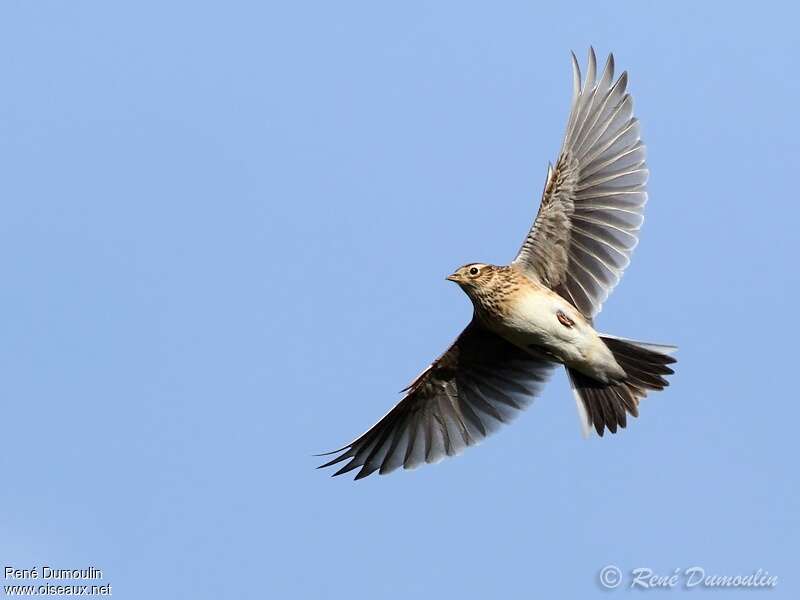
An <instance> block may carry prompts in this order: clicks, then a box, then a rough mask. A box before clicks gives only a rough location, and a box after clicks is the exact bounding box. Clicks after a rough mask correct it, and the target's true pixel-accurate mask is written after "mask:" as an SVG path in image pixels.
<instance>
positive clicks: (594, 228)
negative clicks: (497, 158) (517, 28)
mask: <svg viewBox="0 0 800 600" xmlns="http://www.w3.org/2000/svg"><path fill="white" fill-rule="evenodd" d="M572 69H573V94H572V108H571V110H570V115H569V120H568V121H567V131H566V134H565V136H564V143H563V145H562V148H561V154H560V155H559V157H558V161H557V162H556V166H555V168H553V167H552V165H551V166H550V167H549V168H548V172H547V181H546V182H545V189H544V193H543V194H542V202H541V205H540V206H539V212H538V214H537V215H536V220H535V221H534V223H533V226H532V227H531V230H530V232H529V233H528V236H527V237H526V239H525V241H524V243H523V244H522V248H520V251H519V254H518V255H517V257H516V258H515V259H514V264H515V265H516V266H517V267H519V268H521V269H522V270H523V271H524V272H525V273H526V274H527V275H528V276H529V277H532V278H534V279H536V280H538V281H540V282H542V283H543V284H544V285H547V286H549V287H550V288H551V289H553V290H555V291H556V292H558V293H559V294H561V296H563V297H564V298H566V299H567V300H569V301H570V302H572V304H573V305H574V306H575V307H576V308H577V309H578V310H580V311H581V312H582V313H583V314H584V315H585V316H586V317H588V318H592V317H593V316H594V315H596V314H597V313H598V312H600V308H601V307H602V304H603V302H604V301H605V299H606V298H607V297H608V295H609V293H610V292H611V290H612V289H613V288H614V286H615V285H616V284H617V282H618V281H619V279H620V277H621V276H622V272H623V271H624V269H625V267H627V266H628V263H629V262H630V256H631V253H632V252H633V249H634V247H635V246H636V244H637V242H638V232H639V227H640V226H641V224H642V220H643V216H642V214H643V212H644V205H645V202H646V201H647V192H646V188H645V184H646V183H647V176H648V171H647V165H646V164H645V146H644V144H643V143H642V141H641V139H640V137H639V122H638V120H637V119H636V118H634V117H633V100H632V98H631V96H630V94H628V93H626V91H625V88H626V85H627V83H628V75H627V73H623V74H622V75H620V77H619V79H617V80H616V81H614V57H613V55H610V56H609V57H608V61H607V62H606V66H605V69H604V70H603V73H602V74H601V75H600V78H599V79H596V75H597V61H596V59H595V54H594V50H592V49H590V51H589V66H588V72H587V74H586V81H585V82H584V83H583V86H581V73H580V68H579V67H578V61H577V60H576V58H575V55H574V54H573V55H572Z"/></svg>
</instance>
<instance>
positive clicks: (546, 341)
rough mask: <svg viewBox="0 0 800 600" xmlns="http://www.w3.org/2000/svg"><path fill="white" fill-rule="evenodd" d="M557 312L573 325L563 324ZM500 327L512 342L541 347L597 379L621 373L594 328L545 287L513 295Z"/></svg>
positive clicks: (612, 377)
mask: <svg viewBox="0 0 800 600" xmlns="http://www.w3.org/2000/svg"><path fill="white" fill-rule="evenodd" d="M559 312H561V313H563V314H564V315H565V316H566V317H567V318H568V319H569V320H570V321H572V323H573V325H572V326H569V327H568V326H566V325H564V324H563V323H562V322H561V321H560V320H559V318H558V313H559ZM502 328H503V330H504V331H502V334H503V335H504V336H506V337H507V338H508V339H509V340H511V341H513V342H514V343H515V344H517V345H519V346H524V347H540V348H543V349H545V350H546V351H547V352H549V353H550V354H552V355H554V356H555V357H557V358H558V359H559V360H561V361H562V362H563V363H564V364H566V365H567V366H569V367H572V368H574V369H576V370H578V371H581V372H582V373H585V374H587V375H589V376H590V377H594V378H595V379H599V380H600V381H604V382H607V381H608V380H609V379H618V378H621V377H623V376H624V374H625V373H624V371H623V370H622V368H621V367H620V366H619V365H618V364H617V361H616V360H614V356H613V355H612V354H611V351H610V350H609V349H608V347H607V346H606V345H605V343H604V342H603V340H601V339H600V336H598V335H597V332H596V331H595V330H594V328H593V327H592V326H591V325H589V323H587V322H586V320H585V319H584V318H583V316H582V315H581V314H580V313H578V311H577V310H576V309H575V308H574V307H573V306H572V305H571V304H570V303H569V302H567V301H566V300H565V299H564V298H562V297H561V296H559V295H558V294H556V293H555V292H552V291H551V290H549V289H546V288H542V287H537V288H531V289H530V290H526V291H525V292H523V293H522V294H520V295H519V296H517V298H516V299H515V301H514V302H513V303H512V305H511V311H510V314H508V315H507V316H506V318H505V319H504V322H503V325H502Z"/></svg>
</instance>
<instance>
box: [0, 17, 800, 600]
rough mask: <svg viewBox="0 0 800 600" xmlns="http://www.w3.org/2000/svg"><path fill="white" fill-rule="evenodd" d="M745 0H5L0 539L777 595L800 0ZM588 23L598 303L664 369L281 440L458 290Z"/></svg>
mask: <svg viewBox="0 0 800 600" xmlns="http://www.w3.org/2000/svg"><path fill="white" fill-rule="evenodd" d="M751 4H752V9H748V10H745V9H742V8H738V7H736V6H735V5H734V4H733V3H728V2H726V3H721V2H720V3H695V2H693V3H684V4H679V3H666V2H664V3H652V4H651V3H642V2H637V3H630V4H626V3H622V2H618V3H615V4H613V5H610V4H608V3H600V4H598V3H591V5H583V6H578V5H576V4H575V3H534V2H525V3H522V2H510V3H501V4H496V3H471V2H436V3H434V2H428V3H418V2H403V3H385V2H382V3H375V2H336V3H334V2H318V3H306V2H297V3H291V2H282V3H279V2H267V3H264V2H252V3H241V2H230V3H215V4H211V3H206V2H171V3H163V2H127V3H121V2H81V1H71V2H51V1H37V2H22V1H13V2H12V1H9V2H4V3H3V5H2V7H1V8H0V81H1V82H2V83H1V84H0V164H2V169H1V173H2V175H1V176H0V197H1V198H2V202H0V257H2V258H1V259H0V264H2V270H1V271H0V272H1V273H2V286H0V290H1V291H0V310H2V314H3V319H2V321H3V326H2V335H0V369H1V370H2V378H0V380H1V381H2V384H0V389H1V390H2V411H1V413H2V436H0V465H1V466H2V473H3V486H2V487H1V488H0V515H1V516H0V519H2V526H1V527H0V560H2V562H3V565H4V566H5V565H13V566H16V567H18V568H30V567H32V566H42V565H49V566H55V567H59V568H78V567H85V566H88V565H95V566H97V567H100V568H102V569H103V570H104V573H105V579H104V581H105V582H107V583H111V584H112V586H113V592H114V597H116V598H133V599H140V598H193V599H204V598H303V599H313V598H381V599H395V598H462V599H472V598H537V597H541V598H579V597H580V598H588V597H592V596H593V595H595V594H602V595H604V596H605V597H615V596H626V595H628V594H630V593H631V592H625V591H621V590H617V591H615V592H604V591H603V590H602V588H601V587H600V585H599V583H598V578H597V574H598V571H599V570H600V569H601V568H602V567H603V566H604V565H606V564H609V563H613V564H616V565H618V566H619V567H620V568H621V569H622V570H623V571H624V572H625V573H627V572H629V571H630V570H631V569H633V568H636V567H650V568H652V569H653V570H654V571H656V572H658V573H662V574H672V572H673V571H674V569H676V568H686V567H689V566H692V565H699V566H702V567H704V568H705V569H706V571H707V572H708V573H709V574H711V573H715V574H731V575H735V574H745V575H746V574H750V573H752V572H754V571H755V570H757V569H759V568H761V569H765V570H767V571H769V573H770V574H775V575H778V577H779V582H778V586H777V587H776V588H775V589H774V590H772V591H771V592H763V591H761V592H753V593H755V594H756V595H757V596H760V595H762V594H768V595H769V597H770V598H779V597H780V598H797V597H798V593H799V592H800V584H798V579H797V568H796V567H797V554H798V535H799V534H800V517H799V515H800V510H799V509H798V499H797V495H798V484H800V479H799V477H798V467H797V455H798V451H797V446H796V435H797V426H798V420H800V408H799V404H798V387H797V385H796V383H795V382H796V377H797V372H798V361H797V352H796V351H797V339H798V320H797V307H796V298H797V295H798V292H800V283H799V281H798V280H799V279H800V277H799V276H798V266H797V259H798V256H800V247H798V246H799V244H798V234H797V227H798V217H800V209H798V206H800V204H798V197H797V189H798V185H797V177H798V160H799V159H800V149H799V148H800V147H799V146H798V137H800V126H799V124H800V123H799V118H798V98H800V85H799V84H798V63H799V61H800V44H799V43H798V39H797V30H796V24H797V20H798V18H800V14H798V12H797V10H796V9H795V8H792V7H791V5H790V3H788V2H787V3H784V4H771V3H766V2H760V3H756V4H753V3H751ZM589 44H594V46H595V48H596V49H597V51H598V54H599V55H602V56H603V57H604V56H605V54H607V52H609V51H613V52H614V53H615V55H616V58H617V64H618V67H619V68H620V70H622V69H627V70H629V72H630V76H631V83H630V89H631V91H632V92H633V94H634V98H635V102H636V112H637V115H638V116H639V118H640V119H641V121H642V127H643V135H644V139H645V141H646V142H647V143H648V147H649V163H650V167H651V172H652V176H651V180H650V181H651V183H650V203H649V205H648V207H647V211H646V220H645V224H644V228H643V232H642V238H641V239H642V241H641V243H640V245H639V247H638V249H637V251H636V253H635V255H634V260H633V262H632V264H631V266H630V268H629V270H628V271H627V273H626V275H625V277H624V279H623V280H622V283H621V284H620V286H619V287H618V288H617V290H616V292H615V293H614V294H613V296H612V297H611V298H610V300H609V301H608V302H607V303H606V304H605V306H604V310H603V312H602V314H601V315H600V317H599V319H598V327H599V329H601V330H603V331H608V332H611V333H614V334H617V335H623V336H626V337H632V338H638V339H645V340H651V341H658V342H666V343H674V344H677V345H678V346H679V347H680V351H679V354H678V358H679V363H678V365H677V373H676V375H675V376H674V377H673V378H672V386H671V387H670V388H668V390H667V391H666V392H663V393H658V394H654V395H652V396H650V397H649V398H648V399H647V400H645V401H644V403H643V405H642V407H641V417H640V418H639V419H637V420H635V421H633V422H632V423H631V424H630V425H629V428H628V429H627V430H626V431H624V432H623V433H621V434H618V435H616V436H606V437H605V438H604V439H599V438H594V439H591V440H588V441H584V440H582V439H581V437H580V434H579V426H578V419H577V416H576V411H575V406H574V402H573V399H572V396H571V394H570V391H569V388H568V385H567V382H566V378H565V377H564V376H563V374H562V373H559V374H558V375H557V376H555V377H554V378H553V379H552V380H551V383H550V384H549V385H548V387H547V388H546V390H545V392H544V394H543V395H542V396H541V397H540V398H538V399H537V401H536V402H535V403H534V405H533V407H531V409H530V410H528V411H527V412H526V413H525V414H523V415H522V416H521V417H520V418H519V419H518V420H517V421H516V422H515V423H514V424H513V426H510V427H507V428H504V429H503V430H502V431H501V432H499V433H498V434H497V435H495V436H494V437H492V438H490V439H489V440H487V441H486V442H485V443H484V444H483V445H482V446H480V447H479V448H473V449H469V450H467V452H466V453H465V454H464V455H462V456H460V457H459V458H456V459H450V460H448V461H445V462H443V463H441V464H439V465H436V466H426V467H424V468H421V469H419V470H417V471H414V472H398V473H395V474H393V475H391V476H389V477H377V476H375V477H371V478H369V479H367V480H364V481H361V482H358V483H353V482H352V481H350V480H349V479H347V478H344V477H341V478H336V479H330V478H329V477H328V475H329V472H322V471H317V470H315V469H314V467H315V466H316V465H317V464H318V460H317V459H315V458H313V457H312V456H311V455H312V453H314V452H320V451H324V450H330V449H332V448H335V447H338V446H340V445H342V444H343V443H345V442H347V441H348V440H350V439H351V438H352V437H353V436H355V435H356V434H358V433H360V432H362V431H363V430H364V429H366V428H367V427H368V426H370V425H371V424H372V423H373V422H374V421H375V420H376V419H377V418H378V417H380V416H381V415H382V414H384V413H385V412H386V411H387V410H388V408H389V407H390V406H391V405H392V404H393V403H394V402H396V401H397V400H399V398H400V395H399V394H398V391H399V390H400V389H401V388H403V387H404V386H405V385H406V384H407V383H408V382H409V381H410V380H411V379H412V378H413V377H414V376H415V375H416V374H417V373H418V372H419V371H420V370H421V369H422V368H424V367H425V366H426V365H427V364H428V362H429V361H430V360H431V359H432V358H434V357H435V356H436V355H438V354H439V353H440V352H441V351H442V350H444V349H445V348H446V347H447V346H448V345H449V343H450V342H451V340H452V339H453V338H454V337H455V336H456V335H457V334H458V332H459V331H460V330H461V328H462V326H463V325H464V324H465V323H466V322H467V321H468V320H469V318H470V314H471V307H470V304H469V301H468V300H467V298H466V297H465V296H464V295H463V294H462V292H461V291H460V290H459V289H458V288H457V287H456V286H455V285H453V284H451V283H448V282H446V281H445V280H444V277H445V275H447V274H448V273H450V272H451V270H452V269H453V268H454V267H457V266H459V265H461V264H463V263H465V262H470V261H483V262H495V263H501V264H502V263H505V262H507V261H508V260H510V259H511V258H512V257H513V256H514V254H515V252H516V250H517V249H518V246H519V244H520V242H521V240H522V238H523V235H524V234H525V232H526V231H527V229H528V226H529V225H530V222H531V220H532V218H533V216H534V214H535V211H536V208H537V205H538V201H539V195H540V192H541V189H542V185H543V182H544V177H545V172H546V167H547V162H548V161H549V160H553V159H554V158H555V157H556V153H557V151H558V149H559V145H560V142H561V137H562V134H563V127H564V124H565V121H566V116H567V110H568V106H569V99H570V94H571V72H570V63H569V51H570V50H571V49H574V50H575V51H576V52H577V53H578V54H579V56H580V58H581V62H582V63H585V54H586V50H587V48H588V46H589ZM5 583H8V582H7V581H6V582H5ZM651 593H654V594H657V593H656V592H651ZM681 593H682V592H680V591H678V590H673V591H672V592H670V594H677V595H680V594H681ZM683 593H686V592H683ZM709 593H711V592H709ZM730 594H736V595H742V596H744V595H748V592H746V591H739V592H728V593H726V592H722V593H721V594H717V596H715V597H723V596H724V597H727V596H728V595H730ZM701 595H702V592H701ZM748 597H751V596H750V595H748Z"/></svg>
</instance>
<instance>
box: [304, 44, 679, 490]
mask: <svg viewBox="0 0 800 600" xmlns="http://www.w3.org/2000/svg"><path fill="white" fill-rule="evenodd" d="M572 84H573V85H572V87H573V91H572V99H571V105H570V112H569V117H568V120H567V126H566V132H565V134H564V139H563V142H562V145H561V150H560V152H559V155H558V158H557V160H556V163H555V166H554V165H552V164H549V165H548V168H547V176H546V180H545V185H544V191H543V193H542V197H541V202H540V205H539V210H538V213H537V214H536V217H535V219H534V221H533V225H532V226H531V228H530V231H529V232H528V234H527V236H526V237H525V240H524V241H523V243H522V246H521V248H520V250H519V252H518V254H517V256H516V257H515V258H514V260H513V261H512V262H511V263H510V264H508V265H504V266H498V265H491V264H484V263H478V262H474V263H468V264H465V265H464V266H462V267H460V268H458V269H457V270H456V271H455V272H453V273H452V274H451V275H449V276H448V277H447V279H448V280H449V281H452V282H454V283H456V284H457V285H458V286H460V288H461V289H462V290H463V291H464V292H465V293H466V295H467V296H468V298H469V299H470V300H471V302H472V305H473V316H472V320H471V321H470V323H469V324H468V325H467V326H466V328H465V329H464V330H463V331H462V332H461V334H460V335H459V336H458V338H457V339H456V340H455V342H453V344H452V345H451V346H450V348H449V349H447V350H446V351H445V352H444V354H442V355H441V356H439V357H438V358H437V359H436V360H434V361H433V363H431V364H430V365H429V366H428V367H427V368H426V369H425V370H424V371H423V372H422V373H421V374H420V375H419V376H417V378H416V379H414V381H413V382H412V383H411V384H410V385H409V386H408V387H406V388H405V389H404V390H402V392H404V393H405V395H404V396H403V398H402V400H400V402H399V403H397V405H395V406H394V407H393V408H392V409H391V410H390V411H389V412H388V413H386V415H384V416H383V417H382V418H381V419H380V420H379V421H378V422H377V423H376V424H375V425H374V426H372V427H371V428H370V429H369V430H367V431H366V432H365V433H364V434H362V435H360V436H358V437H357V438H356V439H354V440H353V441H352V442H350V443H349V444H347V445H346V446H343V447H341V448H339V449H338V450H334V451H332V452H326V453H324V454H319V455H317V456H327V455H332V454H335V455H336V456H335V457H334V458H333V459H331V460H329V461H328V462H326V463H325V464H322V465H320V466H319V467H318V468H326V467H332V466H334V465H338V464H340V463H342V462H344V465H343V466H341V467H340V468H339V469H338V470H337V471H336V472H335V473H333V475H334V476H336V475H342V474H344V473H348V472H350V471H353V470H355V469H359V471H358V473H357V474H356V476H355V479H363V478H364V477H367V476H369V475H371V474H373V473H375V472H378V473H379V474H381V475H384V474H387V473H391V472H393V471H395V470H397V469H399V468H400V467H403V468H404V469H413V468H416V467H418V466H420V465H422V464H426V463H437V462H439V461H441V460H442V459H444V458H446V457H448V456H455V455H457V454H460V453H461V452H462V451H463V450H464V449H465V448H467V447H469V446H473V445H475V444H477V443H479V442H481V441H482V440H483V439H485V438H486V437H487V436H488V435H489V434H491V433H492V432H494V431H495V430H496V429H497V428H498V427H499V426H501V425H503V424H505V423H508V422H510V421H511V420H512V419H513V418H514V417H515V416H517V415H518V414H519V413H520V412H521V411H522V410H523V409H525V408H526V407H528V406H529V405H530V404H531V402H532V401H533V399H534V398H535V397H536V396H537V395H538V394H539V393H540V392H541V390H542V387H543V386H544V384H545V382H546V381H547V379H548V378H549V376H550V375H551V373H552V372H553V370H554V369H556V368H558V367H559V366H563V367H564V368H565V369H566V372H567V375H568V380H569V382H570V387H571V389H572V393H573V396H574V399H575V402H576V405H577V408H578V417H579V420H580V425H581V433H582V434H583V436H584V437H588V436H589V435H590V434H591V433H592V429H594V431H596V432H597V435H599V436H600V437H602V436H603V433H604V432H605V431H606V430H607V431H610V432H611V433H617V431H618V430H619V429H623V428H625V427H626V426H627V424H628V417H629V416H630V417H638V415H639V403H640V401H641V400H642V399H643V398H644V397H645V396H646V395H647V393H648V392H651V391H658V390H663V389H664V388H665V387H666V386H667V385H669V382H668V381H667V379H666V376H668V375H671V374H673V373H674V371H673V369H672V368H671V367H670V366H669V365H671V364H673V363H675V362H676V359H675V358H674V357H673V356H672V354H673V353H674V352H675V351H676V350H677V348H676V347H675V346H669V345H664V344H653V343H647V342H639V341H634V340H631V339H626V338H622V337H618V336H612V335H607V334H601V333H599V332H598V331H597V330H596V329H595V328H594V318H595V317H596V315H597V314H598V313H599V312H600V310H601V308H602V305H603V303H604V302H605V301H606V299H607V298H608V296H609V294H610V292H611V291H612V290H613V288H614V287H615V286H616V284H617V283H618V282H619V280H620V277H621V276H622V273H623V271H624V269H625V268H626V267H627V266H628V264H629V262H630V257H631V254H632V252H633V250H634V248H635V246H636V245H637V243H638V238H639V230H640V227H641V225H642V221H643V212H644V206H645V203H646V202H647V189H646V184H647V179H648V176H649V171H648V168H647V162H646V148H645V144H644V142H643V141H642V139H641V135H640V126H639V121H638V119H636V117H634V116H633V100H632V98H631V95H630V94H629V93H628V91H627V86H628V74H627V72H623V73H622V74H621V75H620V76H619V77H618V78H616V79H615V78H614V56H613V54H609V56H608V59H607V60H606V63H605V66H604V68H603V71H602V72H601V73H598V71H597V58H596V55H595V52H594V49H593V48H591V47H590V48H589V56H588V61H587V68H586V77H585V79H582V77H581V70H580V66H579V64H578V60H577V58H576V57H575V53H574V52H573V53H572Z"/></svg>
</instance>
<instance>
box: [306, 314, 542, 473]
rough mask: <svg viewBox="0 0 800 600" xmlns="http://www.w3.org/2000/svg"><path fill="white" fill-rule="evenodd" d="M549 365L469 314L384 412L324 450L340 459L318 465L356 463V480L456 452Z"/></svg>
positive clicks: (537, 382) (512, 411) (494, 422)
mask: <svg viewBox="0 0 800 600" xmlns="http://www.w3.org/2000/svg"><path fill="white" fill-rule="evenodd" d="M552 367H553V363H552V362H549V361H547V360H545V359H542V358H537V357H535V356H531V355H530V354H528V353H527V352H525V351H524V350H521V349H520V348H518V347H516V346H514V345H513V344H511V343H510V342H507V341H506V340H504V339H503V338H501V337H500V336H498V335H496V334H494V333H492V332H490V331H489V330H488V329H486V328H485V327H483V326H482V325H480V323H479V322H478V321H477V320H475V319H473V320H472V322H471V323H470V324H469V325H468V326H467V328H466V329H464V331H463V332H462V333H461V335H460V336H459V337H458V339H457V340H456V341H455V342H454V343H453V345H452V346H451V347H450V348H449V349H448V350H447V351H446V352H445V353H444V354H442V356H440V357H439V358H438V359H436V361H434V363H433V364H432V365H431V366H430V367H428V368H427V369H426V370H425V371H423V373H422V374H421V375H419V377H417V378H416V379H415V380H414V382H413V383H412V384H411V385H410V386H408V388H406V390H404V391H407V392H408V393H407V394H406V396H405V397H404V398H403V399H402V400H401V401H400V402H399V403H398V404H397V405H396V406H395V407H394V408H393V409H392V410H390V411H389V412H388V413H387V414H386V416H384V417H383V418H382V419H381V420H380V421H378V422H377V423H376V424H375V425H373V426H372V427H371V428H370V429H369V431H367V432H366V433H365V434H363V435H361V436H360V437H358V438H356V439H355V440H354V441H352V442H350V443H349V444H347V445H346V446H344V447H343V448H340V449H339V450H335V451H334V452H329V453H328V454H335V453H339V456H337V457H336V458H334V459H333V460H331V461H330V462H327V463H325V464H324V465H321V466H320V468H323V467H330V466H332V465H335V464H337V463H339V462H342V461H345V460H346V461H348V462H347V463H346V464H345V465H344V466H343V467H342V468H341V469H339V470H338V471H337V472H336V473H334V475H340V474H342V473H347V472H348V471H352V470H353V469H357V468H359V467H360V468H361V470H360V471H359V472H358V475H356V479H361V478H363V477H366V476H367V475H371V474H372V473H374V472H375V471H379V472H380V473H381V474H382V475H383V474H385V473H390V472H392V471H394V470H395V469H397V468H399V467H403V468H406V469H413V468H415V467H417V466H419V465H420V464H422V463H435V462H439V461H440V460H442V459H443V458H445V457H446V456H454V455H456V454H460V453H461V452H462V451H463V450H464V448H466V447H467V446H472V445H473V444H476V443H478V442H480V441H481V440H483V438H485V437H486V436H487V435H488V434H489V433H491V432H492V431H494V430H495V429H496V428H497V426H498V425H500V424H501V423H507V422H508V421H510V420H511V419H512V418H514V416H516V414H517V413H518V412H519V411H521V410H522V409H524V408H526V407H527V406H528V405H529V404H530V403H531V402H532V400H533V398H534V396H535V395H536V394H537V393H538V392H539V390H540V388H541V386H542V385H543V384H544V382H545V381H546V379H547V377H548V376H549V374H550V372H551V371H552Z"/></svg>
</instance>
